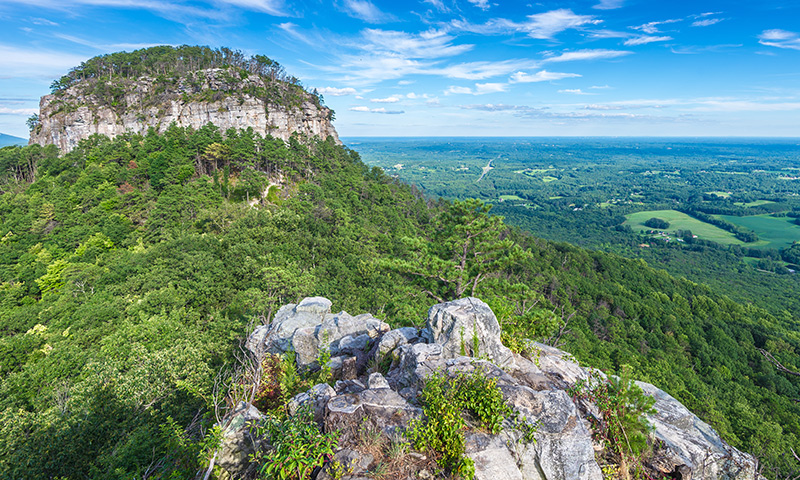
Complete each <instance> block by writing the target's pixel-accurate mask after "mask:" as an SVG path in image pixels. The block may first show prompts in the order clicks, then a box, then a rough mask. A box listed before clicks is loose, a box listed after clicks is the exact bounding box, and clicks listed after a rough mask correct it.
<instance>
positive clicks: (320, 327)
mask: <svg viewBox="0 0 800 480" xmlns="http://www.w3.org/2000/svg"><path fill="white" fill-rule="evenodd" d="M388 331H389V325H387V324H386V323H384V322H382V321H380V320H378V319H377V318H375V317H373V316H372V315H370V314H368V313H366V314H361V315H357V316H355V317H354V316H352V315H350V314H349V313H347V312H339V313H331V301H330V300H328V299H327V298H323V297H308V298H304V299H303V300H302V301H301V302H300V303H298V304H288V305H284V306H283V307H281V308H280V309H279V310H278V312H277V313H276V314H275V318H274V319H273V321H272V323H271V324H270V325H269V326H268V327H267V326H261V327H258V328H256V329H255V330H254V331H253V333H252V334H251V335H250V336H249V337H248V339H247V342H246V346H247V348H248V349H249V350H250V351H251V352H253V353H254V354H256V355H257V356H259V355H261V354H262V353H263V352H266V353H276V354H282V353H284V352H287V351H289V350H294V352H295V354H296V359H297V364H298V365H299V366H307V365H310V364H312V363H314V362H315V361H316V359H317V357H318V356H319V352H320V349H323V348H324V349H327V350H328V351H329V352H330V353H331V355H332V356H333V357H334V358H335V357H342V358H341V360H342V362H338V361H337V362H336V364H335V365H334V369H335V370H337V372H338V371H340V370H341V368H342V366H343V362H344V360H345V359H346V358H350V357H353V356H357V357H358V356H365V355H366V354H367V352H368V350H369V348H370V347H371V345H373V344H374V343H373V342H376V341H377V339H378V338H380V336H381V335H382V334H384V333H386V332H388Z"/></svg>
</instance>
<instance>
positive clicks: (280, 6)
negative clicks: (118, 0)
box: [85, 0, 288, 17]
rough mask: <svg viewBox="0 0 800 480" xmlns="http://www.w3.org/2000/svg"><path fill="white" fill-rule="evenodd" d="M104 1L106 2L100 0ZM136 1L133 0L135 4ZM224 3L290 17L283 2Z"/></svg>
mask: <svg viewBox="0 0 800 480" xmlns="http://www.w3.org/2000/svg"><path fill="white" fill-rule="evenodd" d="M85 1H87V3H92V2H94V1H96V0H85ZM99 1H104V0H99ZM106 1H112V2H113V1H114V0H106ZM135 1H136V0H132V2H135ZM219 1H221V2H222V3H228V4H231V5H236V6H237V7H242V8H245V9H247V10H254V11H258V12H264V13H268V14H270V15H274V16H276V17H285V16H288V13H287V12H286V10H285V5H284V3H283V0H219Z"/></svg>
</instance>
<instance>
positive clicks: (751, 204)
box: [733, 200, 775, 207]
mask: <svg viewBox="0 0 800 480" xmlns="http://www.w3.org/2000/svg"><path fill="white" fill-rule="evenodd" d="M770 203H775V202H773V201H771V200H756V201H755V202H748V203H744V202H733V204H734V205H738V206H740V207H759V206H761V205H767V204H770Z"/></svg>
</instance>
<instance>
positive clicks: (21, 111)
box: [0, 107, 39, 115]
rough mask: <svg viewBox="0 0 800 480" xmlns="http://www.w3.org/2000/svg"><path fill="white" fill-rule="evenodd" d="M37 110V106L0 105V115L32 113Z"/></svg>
mask: <svg viewBox="0 0 800 480" xmlns="http://www.w3.org/2000/svg"><path fill="white" fill-rule="evenodd" d="M38 111H39V109H38V108H8V107H0V115H33V114H34V113H37V112H38Z"/></svg>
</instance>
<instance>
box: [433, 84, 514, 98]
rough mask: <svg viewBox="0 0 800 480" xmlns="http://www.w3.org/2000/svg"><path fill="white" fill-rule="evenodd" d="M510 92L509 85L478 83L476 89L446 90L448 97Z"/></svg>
mask: <svg viewBox="0 0 800 480" xmlns="http://www.w3.org/2000/svg"><path fill="white" fill-rule="evenodd" d="M506 90H508V84H507V83H476V84H475V88H474V89H472V88H469V87H457V86H450V87H448V89H447V90H445V92H444V93H445V94H446V95H450V94H454V95H486V94H488V93H500V92H505V91H506Z"/></svg>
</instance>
